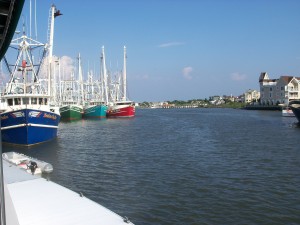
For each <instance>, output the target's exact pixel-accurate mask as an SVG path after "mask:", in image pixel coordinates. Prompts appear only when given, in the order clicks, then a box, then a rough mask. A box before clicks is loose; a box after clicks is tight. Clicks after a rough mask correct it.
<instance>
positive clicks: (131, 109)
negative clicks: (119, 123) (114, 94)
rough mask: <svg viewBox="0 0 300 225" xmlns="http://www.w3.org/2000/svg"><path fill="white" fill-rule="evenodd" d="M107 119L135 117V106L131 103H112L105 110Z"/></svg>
mask: <svg viewBox="0 0 300 225" xmlns="http://www.w3.org/2000/svg"><path fill="white" fill-rule="evenodd" d="M107 116H108V117H115V118H117V117H133V116H135V105H134V102H132V101H119V102H114V103H113V104H112V106H110V107H109V109H108V110H107Z"/></svg>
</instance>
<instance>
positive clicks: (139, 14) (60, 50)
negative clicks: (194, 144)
mask: <svg viewBox="0 0 300 225" xmlns="http://www.w3.org/2000/svg"><path fill="white" fill-rule="evenodd" d="M32 3H34V0H32ZM52 3H54V4H55V5H56V7H57V8H58V9H60V10H61V12H62V13H63V16H61V17H58V18H57V19H56V21H55V37H54V54H55V55H57V56H59V57H62V56H69V57H71V58H73V59H74V61H76V60H75V59H76V56H77V55H78V53H79V52H80V54H81V56H82V61H83V67H84V70H85V72H87V69H88V67H89V68H90V69H91V68H92V69H93V68H95V69H96V71H99V64H100V63H99V58H100V51H101V46H102V45H104V46H105V52H106V59H107V66H108V68H109V69H111V70H112V71H117V70H120V69H121V68H122V60H123V58H122V57H123V46H124V45H126V47H127V55H128V59H127V76H128V95H129V98H130V99H131V100H134V101H136V102H142V101H164V100H188V99H198V98H202V99H204V98H208V97H209V96H213V95H224V94H225V95H230V94H233V95H240V94H242V93H243V92H245V91H246V90H248V89H257V90H258V89H259V83H258V78H259V75H260V73H261V72H263V71H266V72H268V73H269V75H270V77H271V78H278V77H279V76H281V75H291V76H298V77H300V74H299V73H300V13H299V12H300V1H299V0H284V1H282V0H251V1H250V0H140V1H138V0H109V1H108V0H107V1H101V0H89V1H85V2H84V1H79V0H72V1H48V0H37V7H38V12H37V18H38V39H39V40H40V41H45V40H46V32H47V21H48V15H49V9H50V6H51V5H52ZM25 4H26V5H25V8H24V10H23V12H24V13H23V15H24V18H25V20H26V21H27V23H29V13H28V12H29V10H28V6H29V0H26V2H25Z"/></svg>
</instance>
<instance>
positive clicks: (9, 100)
mask: <svg viewBox="0 0 300 225" xmlns="http://www.w3.org/2000/svg"><path fill="white" fill-rule="evenodd" d="M7 104H8V105H9V106H11V105H13V100H12V98H9V99H7Z"/></svg>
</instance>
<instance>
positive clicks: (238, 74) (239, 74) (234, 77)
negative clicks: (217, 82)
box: [230, 72, 247, 81]
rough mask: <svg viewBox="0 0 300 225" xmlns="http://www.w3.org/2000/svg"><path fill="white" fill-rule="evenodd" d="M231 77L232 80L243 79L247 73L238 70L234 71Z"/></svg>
mask: <svg viewBox="0 0 300 225" xmlns="http://www.w3.org/2000/svg"><path fill="white" fill-rule="evenodd" d="M230 77H231V79H232V80H235V81H241V80H246V78H247V75H245V74H241V73H238V72H236V73H232V74H231V76H230Z"/></svg>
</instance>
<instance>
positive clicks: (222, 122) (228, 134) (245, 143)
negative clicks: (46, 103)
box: [3, 109, 300, 225]
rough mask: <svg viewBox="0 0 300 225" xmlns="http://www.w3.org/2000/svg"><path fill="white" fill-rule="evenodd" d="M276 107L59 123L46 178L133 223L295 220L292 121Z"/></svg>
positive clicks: (298, 183)
mask: <svg viewBox="0 0 300 225" xmlns="http://www.w3.org/2000/svg"><path fill="white" fill-rule="evenodd" d="M295 122H296V119H295V118H284V117H281V113H280V112H279V111H276V112H275V111H271V112H266V111H244V110H234V109H153V110H151V109H144V110H141V109H140V110H137V112H136V117H135V118H133V119H106V120H101V121H99V120H98V121H97V120H91V121H89V120H84V121H78V122H72V123H61V124H60V128H59V137H58V138H57V139H56V140H54V141H52V142H50V143H46V144H42V145H39V146H35V147H33V148H30V149H26V148H12V147H9V146H4V147H3V148H4V149H3V150H4V151H19V152H23V153H25V154H27V155H31V156H34V157H37V158H39V159H42V160H45V161H47V162H50V163H51V164H52V165H53V167H54V172H53V173H52V174H50V175H48V176H49V178H50V179H51V180H52V181H54V182H57V183H58V184H61V185H63V186H65V187H68V188H70V189H72V190H73V191H76V192H79V191H80V192H83V193H84V195H85V196H86V197H88V198H90V199H92V200H94V201H96V202H98V203H100V204H102V205H103V206H105V207H107V208H109V209H111V210H112V211H114V212H116V213H118V214H119V215H121V216H127V217H129V218H130V219H131V221H133V222H134V223H135V224H137V225H144V224H158V225H160V224H167V225H169V224H170V225H171V224H172V225H174V224H180V225H181V224H195V225H196V224H218V225H219V224H247V225H248V224H260V225H267V224H270V225H276V224H300V127H297V126H296V124H295Z"/></svg>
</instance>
